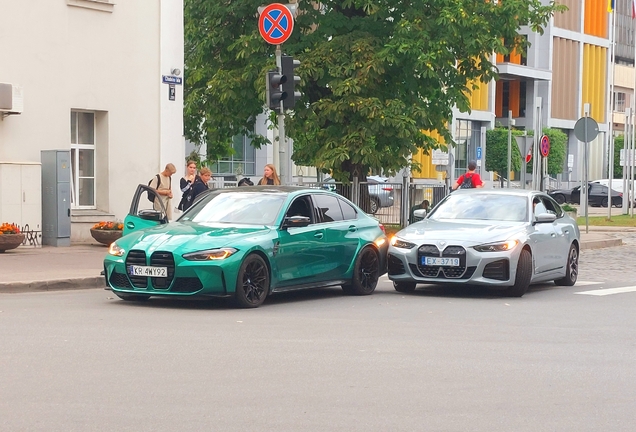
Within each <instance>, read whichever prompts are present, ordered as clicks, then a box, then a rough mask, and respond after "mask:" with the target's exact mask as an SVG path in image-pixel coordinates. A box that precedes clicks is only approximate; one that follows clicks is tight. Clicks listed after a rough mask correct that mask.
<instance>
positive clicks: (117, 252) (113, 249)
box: [108, 242, 126, 257]
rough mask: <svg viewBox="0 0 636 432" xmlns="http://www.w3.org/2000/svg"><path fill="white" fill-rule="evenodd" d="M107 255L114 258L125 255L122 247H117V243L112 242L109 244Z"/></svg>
mask: <svg viewBox="0 0 636 432" xmlns="http://www.w3.org/2000/svg"><path fill="white" fill-rule="evenodd" d="M108 253H109V254H111V255H114V256H118V257H120V256H124V254H125V253H126V250H125V249H124V248H122V247H119V246H118V245H117V243H115V242H112V243H111V244H110V246H109V247H108Z"/></svg>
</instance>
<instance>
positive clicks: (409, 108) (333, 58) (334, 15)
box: [185, 0, 564, 180]
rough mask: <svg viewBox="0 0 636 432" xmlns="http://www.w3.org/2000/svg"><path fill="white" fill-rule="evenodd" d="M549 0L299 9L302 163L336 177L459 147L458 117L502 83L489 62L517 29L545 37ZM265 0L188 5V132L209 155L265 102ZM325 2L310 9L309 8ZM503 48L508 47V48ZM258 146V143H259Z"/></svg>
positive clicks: (243, 129) (290, 50)
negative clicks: (472, 99)
mask: <svg viewBox="0 0 636 432" xmlns="http://www.w3.org/2000/svg"><path fill="white" fill-rule="evenodd" d="M542 3H543V2H542V1H541V0H505V1H500V2H494V1H491V2H488V1H475V0H413V1H410V2H403V1H398V0H381V1H372V0H339V1H335V0H325V1H321V2H320V3H317V2H316V3H311V2H301V3H299V7H300V13H299V14H298V17H297V19H296V23H295V29H294V33H293V35H292V37H291V38H290V40H289V41H287V42H285V44H284V46H283V51H284V52H285V54H288V55H293V56H294V57H295V58H296V59H298V60H300V61H301V66H300V67H299V68H298V74H299V75H300V76H301V78H302V83H301V86H300V87H301V88H300V90H301V91H302V92H303V98H302V99H301V101H300V103H297V104H296V109H295V111H294V113H293V115H291V116H287V119H286V129H287V131H288V135H289V136H291V137H292V138H293V139H294V155H293V159H294V160H295V162H296V163H297V164H302V165H313V166H317V167H319V168H320V169H322V170H323V171H325V172H327V171H331V172H333V175H334V177H336V178H337V179H339V180H348V179H350V178H351V177H352V176H354V175H357V176H359V177H361V178H364V176H365V175H366V173H367V172H368V170H369V169H380V168H382V169H384V170H385V171H388V172H393V171H396V170H398V169H400V168H402V167H404V166H407V165H409V159H410V155H411V154H413V153H415V152H417V151H418V149H427V150H430V149H432V148H435V147H437V146H438V145H439V144H438V143H437V142H435V141H434V140H433V139H432V138H430V137H429V136H428V135H427V134H425V133H424V131H436V132H438V133H439V134H440V135H441V136H442V137H444V139H445V140H446V142H452V138H451V136H450V134H449V131H448V124H449V122H450V120H451V118H452V109H453V108H454V107H457V108H458V109H459V110H460V111H462V112H468V111H469V110H470V105H469V99H468V96H469V94H470V92H471V90H472V89H473V88H472V86H473V85H474V83H476V82H478V81H480V80H481V81H484V82H488V81H491V80H492V79H494V78H496V77H497V73H496V68H495V66H494V65H493V64H492V62H491V59H492V54H493V53H499V54H508V53H509V52H510V50H511V49H513V48H515V47H516V48H517V49H518V50H519V49H520V48H521V46H520V44H523V43H524V40H525V39H524V38H521V37H519V35H518V30H519V28H520V26H524V25H528V26H530V28H531V29H532V30H533V31H538V32H542V27H544V26H545V25H546V24H547V22H548V20H549V19H550V17H551V15H552V14H553V13H554V12H555V11H560V10H564V7H563V6H556V5H555V3H554V2H550V4H548V5H544V4H542ZM261 4H262V0H241V1H219V0H185V21H186V26H185V29H186V36H185V37H186V100H185V104H186V109H185V112H186V121H185V124H186V135H187V136H188V138H190V139H192V140H194V141H195V142H202V141H206V142H207V143H208V154H210V155H216V156H222V155H223V154H226V153H227V151H228V150H227V148H228V147H227V145H228V144H229V143H230V140H231V137H232V136H233V135H235V134H237V133H248V134H250V133H251V132H252V131H253V128H254V121H255V117H256V115H257V114H259V113H261V112H262V111H263V106H264V101H265V99H264V93H265V92H264V76H265V71H266V70H267V69H269V68H272V67H274V64H275V60H274V47H273V46H269V45H267V44H266V43H265V42H264V41H263V40H262V38H261V37H260V35H259V34H258V29H257V20H258V17H257V14H256V10H257V7H258V6H261ZM318 4H319V5H320V6H319V7H313V5H318ZM504 41H506V43H504ZM253 138H256V141H255V143H256V145H261V144H262V143H263V141H262V139H261V140H259V137H253Z"/></svg>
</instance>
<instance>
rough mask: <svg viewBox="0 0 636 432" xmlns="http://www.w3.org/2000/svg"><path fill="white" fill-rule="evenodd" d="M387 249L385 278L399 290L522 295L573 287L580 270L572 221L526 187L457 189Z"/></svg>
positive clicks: (577, 245) (396, 236) (408, 228)
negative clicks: (535, 287) (482, 289)
mask: <svg viewBox="0 0 636 432" xmlns="http://www.w3.org/2000/svg"><path fill="white" fill-rule="evenodd" d="M418 212H421V210H415V213H418ZM390 244H391V246H390V247H389V256H388V264H389V279H390V280H391V281H393V287H394V288H395V290H396V291H399V292H412V291H413V290H415V288H416V286H417V284H448V285H451V286H452V285H457V284H465V285H486V286H490V287H493V288H500V289H501V290H502V291H503V293H504V294H505V295H509V296H513V297H521V296H522V295H524V294H525V292H526V290H527V289H528V286H529V285H530V284H534V283H539V282H546V281H554V282H555V283H556V284H557V285H564V286H572V285H574V284H575V283H576V280H577V275H578V270H579V265H578V263H579V245H580V233H579V228H578V226H577V224H576V221H575V220H574V219H572V218H571V217H570V216H568V215H567V214H565V212H564V211H563V209H562V208H561V207H560V206H559V205H558V204H557V203H556V202H555V201H554V200H553V199H552V198H550V197H549V196H547V195H546V194H545V193H543V192H537V191H531V190H518V189H516V190H515V189H496V190H493V189H471V190H457V191H455V192H453V193H452V194H450V195H448V196H447V197H446V198H444V200H443V201H442V202H440V203H439V204H438V205H437V206H436V207H435V208H434V209H433V210H431V212H430V213H429V214H428V215H427V216H426V217H425V219H424V220H422V221H419V222H416V223H414V224H411V225H409V226H408V227H406V228H404V229H402V230H401V231H399V232H398V233H397V234H395V236H393V237H392V238H391V240H390Z"/></svg>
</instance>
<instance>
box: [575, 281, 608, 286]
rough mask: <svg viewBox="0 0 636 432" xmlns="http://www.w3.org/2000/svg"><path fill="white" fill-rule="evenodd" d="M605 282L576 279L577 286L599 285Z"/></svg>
mask: <svg viewBox="0 0 636 432" xmlns="http://www.w3.org/2000/svg"><path fill="white" fill-rule="evenodd" d="M600 283H603V282H592V281H576V286H585V285H598V284H600Z"/></svg>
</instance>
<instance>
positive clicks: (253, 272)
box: [235, 254, 269, 308]
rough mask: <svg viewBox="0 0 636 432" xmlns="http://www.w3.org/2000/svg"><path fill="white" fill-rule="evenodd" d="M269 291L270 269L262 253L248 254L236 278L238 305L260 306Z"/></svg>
mask: <svg viewBox="0 0 636 432" xmlns="http://www.w3.org/2000/svg"><path fill="white" fill-rule="evenodd" d="M268 293H269V270H268V268H267V264H265V260H263V258H261V256H260V255H257V254H251V255H248V256H247V258H245V260H243V263H242V264H241V268H240V269H239V273H238V277H237V279H236V293H235V301H236V305H237V306H238V307H241V308H255V307H259V306H260V305H261V304H263V302H264V301H265V298H266V297H267V294H268Z"/></svg>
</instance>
